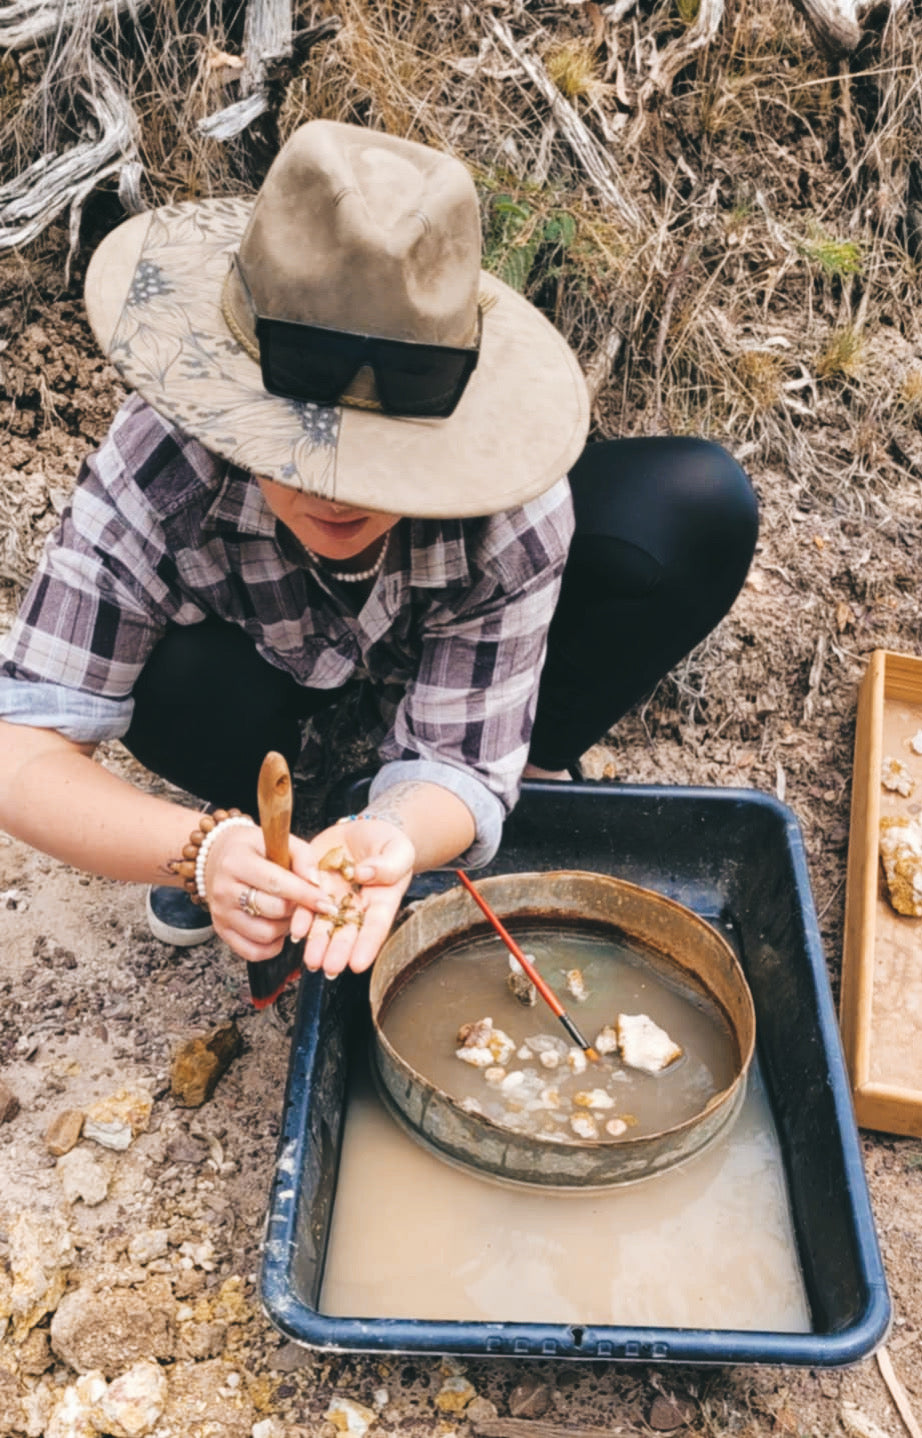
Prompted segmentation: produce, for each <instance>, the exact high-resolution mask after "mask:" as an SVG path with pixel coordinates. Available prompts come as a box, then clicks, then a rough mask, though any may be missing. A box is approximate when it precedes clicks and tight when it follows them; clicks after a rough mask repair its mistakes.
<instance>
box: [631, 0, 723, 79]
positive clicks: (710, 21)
mask: <svg viewBox="0 0 922 1438" xmlns="http://www.w3.org/2000/svg"><path fill="white" fill-rule="evenodd" d="M723 15H724V0H701V4H700V5H699V7H698V14H697V15H696V16H695V19H694V22H693V24H691V25H689V27H688V29H687V30H686V31H685V34H684V35H680V36H678V38H677V39H675V40H671V41H670V43H669V44H668V45H667V46H666V48H665V50H664V51H663V53H662V54H661V55H656V57H655V59H654V61H653V65H652V66H651V70H650V75H649V78H648V79H647V80H646V82H645V84H644V86H643V89H642V91H641V100H642V101H643V100H647V99H649V98H650V96H651V95H652V94H653V92H654V91H655V90H662V91H664V92H666V91H668V90H670V89H671V88H672V82H673V80H674V79H675V77H676V75H678V73H679V71H680V70H681V69H683V68H684V67H685V66H686V65H687V64H688V62H689V60H690V59H691V57H692V56H693V55H694V54H695V53H696V51H698V50H701V49H703V47H704V46H705V45H710V43H711V41H712V40H713V39H714V36H715V35H716V34H717V31H718V30H719V29H720V22H721V20H722V19H723Z"/></svg>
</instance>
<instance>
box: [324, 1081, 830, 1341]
mask: <svg viewBox="0 0 922 1438" xmlns="http://www.w3.org/2000/svg"><path fill="white" fill-rule="evenodd" d="M320 1311H321V1312H323V1313H326V1314H330V1315H344V1316H351V1317H367V1318H379V1317H393V1318H423V1319H424V1318H431V1319H459V1320H462V1319H467V1320H474V1321H484V1322H533V1323H542V1322H543V1323H579V1324H618V1325H628V1326H641V1325H652V1326H654V1327H688V1328H716V1329H722V1330H731V1329H735V1330H750V1329H762V1330H769V1331H777V1332H788V1333H805V1332H809V1331H810V1318H809V1311H808V1307H807V1301H806V1297H805V1293H804V1288H803V1283H802V1280H801V1275H800V1270H799V1266H798V1261H797V1252H796V1246H795V1242H794V1237H793V1231H792V1226H791V1219H790V1213H789V1209H788V1202H787V1193H786V1189H785V1183H784V1174H783V1166H782V1162H781V1156H780V1152H779V1148H778V1143H777V1138H776V1135H775V1130H774V1125H773V1122H772V1118H771V1111H770V1109H769V1107H768V1104H767V1102H766V1100H765V1096H764V1093H763V1090H762V1085H761V1082H760V1079H759V1075H758V1072H757V1071H756V1070H752V1071H751V1072H750V1076H749V1082H748V1092H747V1097H746V1102H745V1104H744V1106H743V1109H742V1111H741V1113H740V1115H739V1117H738V1118H737V1120H736V1122H735V1123H734V1125H733V1126H732V1128H731V1130H730V1132H729V1133H725V1134H722V1135H721V1136H720V1137H719V1138H718V1139H717V1140H716V1141H715V1142H714V1143H713V1144H712V1145H711V1146H710V1147H709V1148H707V1149H705V1150H704V1151H702V1152H701V1153H699V1154H696V1155H695V1156H694V1157H693V1158H692V1159H689V1160H688V1161H687V1162H686V1163H685V1164H684V1165H682V1166H681V1167H679V1168H675V1169H672V1170H670V1171H668V1172H666V1173H663V1174H660V1175H658V1176H657V1177H655V1178H653V1179H648V1180H646V1181H645V1182H643V1183H639V1184H635V1185H631V1186H627V1187H622V1188H620V1189H617V1190H614V1191H612V1192H609V1193H606V1194H604V1195H601V1196H600V1195H597V1194H593V1195H588V1194H587V1195H567V1196H560V1197H559V1196H557V1195H556V1194H549V1193H541V1192H540V1191H535V1192H530V1191H528V1190H524V1189H515V1190H513V1189H506V1188H501V1187H499V1186H497V1185H494V1184H491V1183H489V1182H487V1181H485V1180H484V1179H482V1178H479V1177H475V1176H472V1175H469V1174H467V1173H465V1172H463V1171H461V1170H460V1169H456V1168H453V1167H450V1166H448V1165H447V1164H445V1163H443V1162H441V1161H440V1160H439V1159H438V1158H436V1157H434V1156H433V1155H432V1154H430V1153H429V1152H427V1151H426V1150H425V1149H423V1148H422V1147H420V1146H419V1145H418V1144H417V1143H415V1142H414V1141H413V1140H411V1139H410V1138H408V1137H407V1136H406V1134H405V1133H404V1132H403V1131H402V1129H400V1128H399V1127H398V1126H397V1124H396V1123H395V1122H394V1121H393V1120H392V1119H391V1118H390V1116H389V1115H388V1114H387V1113H386V1111H385V1110H384V1109H383V1108H382V1106H381V1104H380V1101H379V1100H378V1098H377V1096H376V1095H375V1093H374V1090H373V1088H372V1085H371V1081H370V1079H369V1078H368V1075H367V1072H366V1071H365V1070H364V1069H363V1067H362V1066H361V1065H356V1072H355V1074H354V1081H353V1084H352V1089H351V1093H350V1096H349V1100H348V1107H347V1115H346V1126H345V1138H344V1145H343V1153H342V1160H341V1164H340V1171H339V1181H338V1185H337V1190H336V1199H335V1203H334V1209H333V1223H332V1232H331V1235H330V1241H329V1245H328V1249H327V1263H326V1271H325V1274H324V1281H323V1289H322V1293H321V1298H320Z"/></svg>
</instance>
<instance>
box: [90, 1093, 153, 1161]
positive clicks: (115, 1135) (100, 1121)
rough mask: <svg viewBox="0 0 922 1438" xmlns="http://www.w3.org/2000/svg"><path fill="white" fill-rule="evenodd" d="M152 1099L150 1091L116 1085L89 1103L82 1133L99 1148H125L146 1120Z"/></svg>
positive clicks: (143, 1126) (143, 1129) (141, 1129)
mask: <svg viewBox="0 0 922 1438" xmlns="http://www.w3.org/2000/svg"><path fill="white" fill-rule="evenodd" d="M153 1106H154V1101H153V1099H152V1098H151V1096H150V1094H146V1093H141V1092H140V1091H132V1090H129V1089H119V1091H118V1093H113V1094H109V1095H108V1096H107V1097H106V1098H101V1099H99V1100H98V1101H97V1102H96V1103H92V1104H90V1106H89V1108H88V1109H87V1110H86V1113H85V1115H84V1119H83V1137H84V1138H91V1139H94V1140H95V1142H96V1143H98V1144H100V1145H101V1146H102V1147H103V1148H113V1149H118V1150H120V1149H126V1148H127V1147H128V1146H129V1144H130V1143H131V1141H132V1139H134V1138H137V1136H138V1134H139V1133H143V1132H144V1131H145V1129H146V1128H147V1126H148V1124H149V1123H150V1115H151V1110H152V1108H153Z"/></svg>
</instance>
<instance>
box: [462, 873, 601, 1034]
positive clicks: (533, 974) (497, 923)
mask: <svg viewBox="0 0 922 1438" xmlns="http://www.w3.org/2000/svg"><path fill="white" fill-rule="evenodd" d="M455 873H456V874H457V876H458V878H459V879H460V880H461V882H462V884H463V885H464V887H465V889H467V892H468V893H469V894H470V896H471V898H472V899H473V900H474V902H475V903H476V904H477V905H478V906H479V907H480V908H481V909H482V911H483V912H484V913H485V914H486V916H487V918H488V919H489V920H490V923H491V924H492V925H493V927H494V929H495V930H496V932H497V933H498V934H499V936H500V938H501V939H502V941H503V943H504V944H505V945H506V948H507V949H508V950H509V952H510V954H511V955H512V957H513V958H514V959H517V960H518V962H519V963H520V964H521V965H522V968H523V969H524V970H525V972H526V974H527V975H528V977H529V978H530V979H531V981H532V983H533V984H534V986H535V988H536V989H537V990H538V993H539V994H540V995H541V997H542V999H543V1000H544V1002H545V1003H546V1004H547V1006H548V1008H549V1009H550V1010H551V1012H552V1013H554V1014H556V1015H557V1017H558V1018H559V1020H560V1022H561V1023H562V1024H563V1026H564V1028H565V1029H566V1031H567V1033H568V1034H569V1035H570V1037H571V1039H572V1040H573V1042H574V1043H576V1044H579V1046H580V1048H581V1049H582V1050H583V1053H584V1054H585V1055H586V1057H587V1059H592V1061H593V1062H595V1060H596V1059H597V1058H598V1057H599V1054H598V1050H597V1049H594V1048H593V1047H592V1044H591V1043H589V1042H588V1040H586V1039H584V1038H583V1035H582V1034H581V1033H580V1031H579V1029H578V1028H577V1027H576V1024H575V1023H574V1022H573V1020H572V1019H571V1018H570V1015H569V1014H568V1013H567V1011H566V1009H565V1008H564V1006H563V1004H562V1003H561V1002H560V1000H559V998H558V997H557V995H556V994H555V993H554V990H553V989H550V988H548V986H547V984H546V983H545V982H544V980H543V979H542V977H541V975H540V974H539V973H538V970H537V969H536V968H535V966H534V964H533V963H532V961H531V959H530V958H529V957H528V956H527V954H523V952H522V950H521V949H520V948H519V946H518V944H517V943H516V941H515V939H514V938H513V937H512V935H511V934H510V933H509V931H508V929H507V928H506V927H505V925H504V924H503V921H502V919H500V917H499V915H498V914H494V912H493V910H492V909H491V908H490V905H489V904H488V903H487V901H486V899H485V898H483V896H482V895H481V894H480V893H478V891H477V890H476V889H475V888H474V885H473V884H472V883H471V881H470V879H469V878H468V877H467V874H465V873H464V871H463V870H462V869H456V870H455Z"/></svg>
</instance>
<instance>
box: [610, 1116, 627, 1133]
mask: <svg viewBox="0 0 922 1438" xmlns="http://www.w3.org/2000/svg"><path fill="white" fill-rule="evenodd" d="M605 1132H606V1133H610V1134H611V1136H612V1138H620V1137H621V1135H622V1134H623V1133H627V1124H626V1123H625V1122H624V1119H623V1118H610V1119H609V1120H608V1122H607V1124H606V1125H605Z"/></svg>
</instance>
